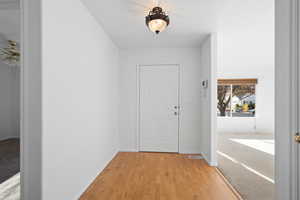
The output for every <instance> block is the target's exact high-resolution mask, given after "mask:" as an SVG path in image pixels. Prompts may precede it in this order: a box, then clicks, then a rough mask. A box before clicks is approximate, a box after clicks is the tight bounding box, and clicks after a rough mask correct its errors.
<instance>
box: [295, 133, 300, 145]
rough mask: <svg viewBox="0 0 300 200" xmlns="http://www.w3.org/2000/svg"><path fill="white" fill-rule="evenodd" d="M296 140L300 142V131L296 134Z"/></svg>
mask: <svg viewBox="0 0 300 200" xmlns="http://www.w3.org/2000/svg"><path fill="white" fill-rule="evenodd" d="M295 141H296V142H297V143H300V135H299V133H297V134H296V135H295Z"/></svg>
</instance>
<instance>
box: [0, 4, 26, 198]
mask: <svg viewBox="0 0 300 200" xmlns="http://www.w3.org/2000/svg"><path fill="white" fill-rule="evenodd" d="M20 19H21V12H20V5H19V2H18V1H14V2H10V3H8V2H0V24H1V27H0V199H3V200H6V199H8V200H18V199H20V198H21V197H20V195H21V194H20V163H21V160H20V149H21V148H20V138H21V137H20V132H21V131H20V105H21V103H20V97H21V95H20V94H21V89H20V54H21V53H20V40H21V31H20V30H21V20H20Z"/></svg>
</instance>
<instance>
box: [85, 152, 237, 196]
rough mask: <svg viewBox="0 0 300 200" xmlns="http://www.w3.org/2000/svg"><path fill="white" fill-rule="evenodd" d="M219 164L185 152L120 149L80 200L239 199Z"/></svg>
mask: <svg viewBox="0 0 300 200" xmlns="http://www.w3.org/2000/svg"><path fill="white" fill-rule="evenodd" d="M237 199H238V198H237V197H236V196H235V195H234V194H233V192H232V191H231V190H230V188H229V187H228V185H226V183H225V182H224V180H223V179H222V177H221V176H220V175H219V174H218V172H217V171H216V169H215V168H213V167H210V166H208V165H207V163H206V162H205V161H203V160H192V159H188V158H187V157H186V156H185V155H182V154H169V153H123V152H122V153H118V154H117V156H116V157H115V158H114V159H113V160H112V161H111V162H110V164H109V165H108V166H107V167H106V168H105V169H104V171H103V172H102V173H101V174H100V175H99V176H98V177H97V178H96V180H95V181H94V182H93V183H92V184H91V186H90V187H89V188H88V189H87V191H86V192H85V193H84V194H83V195H82V196H81V198H80V200H237Z"/></svg>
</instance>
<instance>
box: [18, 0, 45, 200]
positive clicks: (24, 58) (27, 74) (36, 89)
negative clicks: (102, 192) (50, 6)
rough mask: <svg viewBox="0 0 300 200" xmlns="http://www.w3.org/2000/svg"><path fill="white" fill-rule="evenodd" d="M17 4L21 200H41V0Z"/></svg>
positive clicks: (24, 0) (30, 0) (26, 0)
mask: <svg viewBox="0 0 300 200" xmlns="http://www.w3.org/2000/svg"><path fill="white" fill-rule="evenodd" d="M20 3H21V4H20V12H21V19H20V20H21V29H20V30H21V42H20V44H21V45H20V46H21V63H20V79H21V81H20V89H21V95H20V104H21V105H20V132H21V133H20V138H21V148H20V151H21V157H20V162H21V170H20V172H21V199H22V200H42V199H43V197H42V106H41V104H42V39H41V37H42V18H41V16H42V14H41V13H42V5H41V4H42V2H41V1H40V0H23V1H20Z"/></svg>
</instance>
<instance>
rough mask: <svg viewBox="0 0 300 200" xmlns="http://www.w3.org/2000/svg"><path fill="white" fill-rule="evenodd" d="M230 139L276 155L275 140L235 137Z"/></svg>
mask: <svg viewBox="0 0 300 200" xmlns="http://www.w3.org/2000/svg"><path fill="white" fill-rule="evenodd" d="M229 140H231V141H233V142H237V143H239V144H242V145H246V146H248V147H251V148H254V149H256V150H259V151H262V152H265V153H268V154H271V155H274V154H275V153H274V152H275V150H274V149H275V148H274V140H257V139H235V138H230V139H229Z"/></svg>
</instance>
